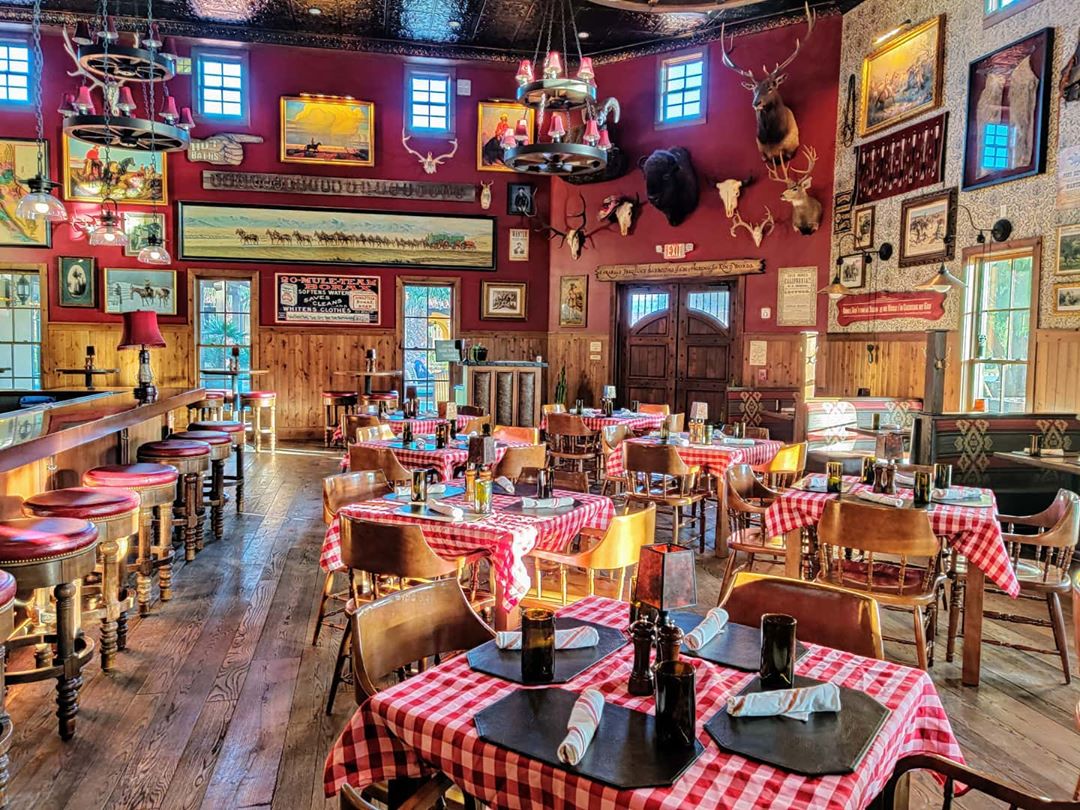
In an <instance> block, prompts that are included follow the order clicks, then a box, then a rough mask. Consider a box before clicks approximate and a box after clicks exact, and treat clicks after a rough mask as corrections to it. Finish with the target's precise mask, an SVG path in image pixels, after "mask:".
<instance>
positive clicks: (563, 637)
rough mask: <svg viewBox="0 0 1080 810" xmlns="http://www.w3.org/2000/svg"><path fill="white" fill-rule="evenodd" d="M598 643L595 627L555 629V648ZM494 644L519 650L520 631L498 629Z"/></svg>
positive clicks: (593, 645) (576, 647)
mask: <svg viewBox="0 0 1080 810" xmlns="http://www.w3.org/2000/svg"><path fill="white" fill-rule="evenodd" d="M599 643H600V634H599V633H597V632H596V628H595V627H588V626H582V627H571V628H570V629H569V630H556V631H555V649H556V650H582V649H585V648H586V647H595V646H596V645H597V644H599ZM495 646H496V647H498V648H499V649H500V650H520V649H521V633H520V632H518V631H517V630H500V631H498V632H497V633H496V634H495Z"/></svg>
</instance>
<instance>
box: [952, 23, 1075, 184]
mask: <svg viewBox="0 0 1080 810" xmlns="http://www.w3.org/2000/svg"><path fill="white" fill-rule="evenodd" d="M1053 53H1054V30H1053V29H1052V28H1044V29H1042V30H1041V31H1037V32H1035V33H1034V34H1032V35H1030V36H1028V37H1025V38H1024V39H1021V40H1017V41H1016V42H1013V43H1012V44H1011V45H1006V46H1005V47H1004V48H999V49H998V50H996V51H994V52H993V53H988V54H986V55H985V56H983V57H980V58H979V59H976V60H975V61H974V62H972V63H971V64H970V65H969V67H968V96H967V97H968V105H967V130H966V132H965V135H964V177H963V183H962V186H963V188H964V189H965V190H969V189H973V188H982V187H983V186H991V185H994V184H995V183H1004V182H1006V181H1008V180H1016V179H1018V178H1021V177H1028V176H1030V175H1033V174H1041V173H1042V172H1044V171H1045V170H1046V138H1047V133H1048V131H1049V111H1050V86H1051V84H1052V83H1053V82H1052V81H1051V73H1050V63H1051V62H1052V61H1053Z"/></svg>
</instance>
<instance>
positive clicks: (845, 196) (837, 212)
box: [833, 191, 855, 235]
mask: <svg viewBox="0 0 1080 810" xmlns="http://www.w3.org/2000/svg"><path fill="white" fill-rule="evenodd" d="M854 199H855V192H853V191H840V192H838V193H836V194H834V195H833V234H834V235H836V234H841V233H847V232H848V231H850V230H851V206H852V201H853V200H854Z"/></svg>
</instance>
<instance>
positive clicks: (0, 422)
mask: <svg viewBox="0 0 1080 810" xmlns="http://www.w3.org/2000/svg"><path fill="white" fill-rule="evenodd" d="M73 391H79V392H84V393H85V396H78V397H75V398H74V399H67V400H66V401H57V402H54V403H48V404H41V405H31V406H28V407H26V408H21V409H19V410H13V411H9V412H7V413H0V473H3V472H8V471H9V470H14V469H17V468H18V467H22V466H24V465H26V464H32V463H34V462H36V461H41V460H42V459H46V458H48V457H49V456H54V455H57V454H58V453H62V452H64V451H65V450H71V449H72V448H75V447H79V446H80V445H84V444H88V443H90V442H92V441H95V440H96V439H100V438H103V437H105V436H108V435H110V434H114V433H119V432H120V431H121V430H124V429H126V428H130V427H132V426H133V425H137V424H139V423H140V422H144V421H146V420H147V419H154V418H156V417H159V416H164V415H165V414H167V413H168V412H169V411H172V410H175V409H176V408H183V407H186V406H187V405H188V404H190V403H192V402H198V401H199V400H201V399H202V398H203V396H204V392H205V389H202V388H159V389H158V398H157V401H155V402H150V403H148V404H146V405H140V404H139V403H138V402H137V401H136V400H135V397H134V394H133V392H132V389H130V388H108V389H97V390H94V391H86V390H85V389H73V388H50V389H47V390H43V391H35V392H34V394H35V395H42V396H48V395H50V394H54V393H61V392H63V393H65V394H67V395H68V396H70V394H71V393H72V392H73Z"/></svg>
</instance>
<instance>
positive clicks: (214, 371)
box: [199, 368, 270, 377]
mask: <svg viewBox="0 0 1080 810" xmlns="http://www.w3.org/2000/svg"><path fill="white" fill-rule="evenodd" d="M199 373H200V374H206V375H209V376H217V377H239V376H241V375H244V374H248V375H250V376H252V377H254V376H256V375H259V374H269V373H270V369H268V368H249V369H243V368H242V369H239V370H238V371H233V370H232V369H228V368H201V369H199Z"/></svg>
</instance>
